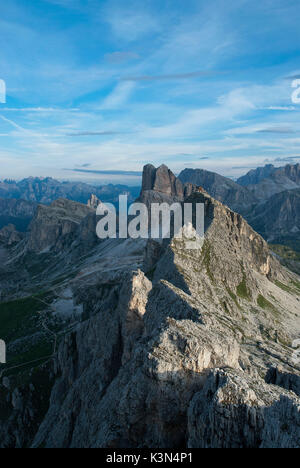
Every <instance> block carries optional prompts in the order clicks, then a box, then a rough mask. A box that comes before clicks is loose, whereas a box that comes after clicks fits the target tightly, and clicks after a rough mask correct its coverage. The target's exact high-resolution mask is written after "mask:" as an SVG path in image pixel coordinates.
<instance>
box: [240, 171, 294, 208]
mask: <svg viewBox="0 0 300 468" xmlns="http://www.w3.org/2000/svg"><path fill="white" fill-rule="evenodd" d="M237 183H238V184H240V185H243V186H244V187H246V188H247V189H248V190H249V191H250V192H251V193H252V194H253V195H254V197H255V198H256V199H257V200H258V201H262V200H267V199H268V198H270V197H272V196H273V195H275V194H277V193H280V192H284V191H287V190H294V189H297V188H300V164H295V165H291V164H288V165H287V166H284V167H279V168H276V167H274V166H272V165H267V166H265V167H263V168H258V169H256V170H255V171H250V172H248V174H246V175H245V176H243V177H241V178H239V179H238V180H237Z"/></svg>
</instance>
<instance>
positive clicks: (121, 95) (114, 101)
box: [100, 82, 135, 110]
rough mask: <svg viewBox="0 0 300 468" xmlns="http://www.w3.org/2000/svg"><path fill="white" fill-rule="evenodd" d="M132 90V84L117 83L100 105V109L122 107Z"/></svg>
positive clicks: (133, 85) (133, 86)
mask: <svg viewBox="0 0 300 468" xmlns="http://www.w3.org/2000/svg"><path fill="white" fill-rule="evenodd" d="M134 88H135V84H134V83H130V82H128V83H118V84H117V86H116V87H115V88H114V89H113V91H112V92H111V94H109V95H108V96H107V97H106V98H105V99H104V101H103V102H102V104H101V105H100V109H102V110H109V109H117V108H118V107H120V106H122V105H124V104H125V103H126V102H127V101H128V99H129V97H130V96H131V94H132V92H133V90H134Z"/></svg>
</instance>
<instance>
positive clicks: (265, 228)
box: [247, 189, 300, 244]
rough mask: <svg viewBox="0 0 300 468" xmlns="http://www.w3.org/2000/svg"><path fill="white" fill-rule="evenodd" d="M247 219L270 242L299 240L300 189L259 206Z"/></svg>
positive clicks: (278, 195) (280, 195) (274, 196)
mask: <svg viewBox="0 0 300 468" xmlns="http://www.w3.org/2000/svg"><path fill="white" fill-rule="evenodd" d="M247 218H248V220H249V223H250V224H251V225H252V226H253V228H254V229H255V230H256V231H257V232H259V233H260V234H261V235H262V236H263V237H264V238H265V239H267V240H268V241H269V242H273V243H279V244H280V243H283V242H284V239H285V238H287V239H289V240H292V239H295V241H296V240H299V234H300V189H297V190H289V191H287V192H281V193H278V194H276V195H273V196H272V197H271V198H269V200H267V201H266V202H265V203H261V204H259V205H258V206H257V207H256V208H255V209H254V210H253V211H252V212H251V214H249V216H248V217H247ZM282 241H283V242H282Z"/></svg>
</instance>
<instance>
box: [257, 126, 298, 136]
mask: <svg viewBox="0 0 300 468" xmlns="http://www.w3.org/2000/svg"><path fill="white" fill-rule="evenodd" d="M256 133H278V134H280V135H284V134H287V135H289V134H292V133H296V132H295V130H294V129H293V128H291V127H273V128H272V127H270V128H262V129H259V130H257V131H256Z"/></svg>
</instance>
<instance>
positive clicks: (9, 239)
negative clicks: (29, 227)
mask: <svg viewBox="0 0 300 468" xmlns="http://www.w3.org/2000/svg"><path fill="white" fill-rule="evenodd" d="M23 237H24V234H22V233H21V232H18V231H17V230H16V227H15V226H14V225H13V224H9V225H8V226H5V227H4V228H2V229H0V243H2V244H4V245H7V246H11V245H14V244H17V243H18V242H20V241H21V240H22V239H23Z"/></svg>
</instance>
